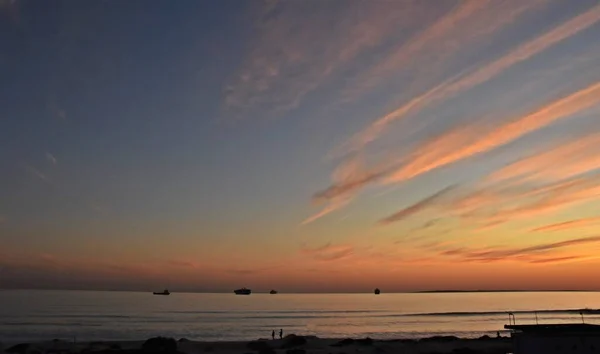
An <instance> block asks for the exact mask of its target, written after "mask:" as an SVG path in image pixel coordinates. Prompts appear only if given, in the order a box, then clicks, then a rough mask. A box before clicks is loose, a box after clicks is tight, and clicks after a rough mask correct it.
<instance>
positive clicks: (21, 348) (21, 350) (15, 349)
mask: <svg viewBox="0 0 600 354" xmlns="http://www.w3.org/2000/svg"><path fill="white" fill-rule="evenodd" d="M30 348H31V344H29V343H20V344H17V345H13V346H12V347H10V348H8V349H6V350H5V352H7V353H13V354H25V353H27V351H28V350H29V349H30Z"/></svg>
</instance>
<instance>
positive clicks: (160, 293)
mask: <svg viewBox="0 0 600 354" xmlns="http://www.w3.org/2000/svg"><path fill="white" fill-rule="evenodd" d="M153 294H154V295H170V294H171V293H170V292H169V290H167V289H165V290H163V291H161V292H153Z"/></svg>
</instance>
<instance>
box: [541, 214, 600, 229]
mask: <svg viewBox="0 0 600 354" xmlns="http://www.w3.org/2000/svg"><path fill="white" fill-rule="evenodd" d="M599 222H600V216H598V217H593V218H584V219H577V220H571V221H565V222H559V223H555V224H550V225H545V226H541V227H538V228H535V229H532V230H531V231H533V232H554V231H564V230H572V229H577V228H581V227H586V226H590V225H594V224H597V223H599Z"/></svg>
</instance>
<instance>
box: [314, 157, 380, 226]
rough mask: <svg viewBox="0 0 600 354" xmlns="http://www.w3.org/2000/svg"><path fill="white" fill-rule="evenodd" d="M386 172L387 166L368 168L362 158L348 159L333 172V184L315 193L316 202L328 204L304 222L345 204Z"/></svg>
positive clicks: (315, 218)
mask: <svg viewBox="0 0 600 354" xmlns="http://www.w3.org/2000/svg"><path fill="white" fill-rule="evenodd" d="M385 173H386V170H385V166H383V167H382V166H376V167H373V168H369V169H368V168H366V167H365V166H364V163H363V161H362V159H360V158H358V157H355V158H350V159H347V160H346V161H345V162H344V163H342V164H340V165H339V166H338V167H337V168H336V170H335V171H334V172H333V174H332V179H333V184H332V185H331V186H329V187H328V188H326V189H324V190H322V191H320V192H317V193H315V194H314V195H313V198H312V199H313V202H314V203H316V204H320V203H327V206H326V207H325V208H324V209H323V210H321V211H320V212H318V213H316V214H315V215H313V216H311V217H309V218H307V219H306V220H304V221H303V222H302V224H303V225H304V224H308V223H311V222H313V221H315V220H317V219H319V218H321V217H323V216H325V215H327V214H329V213H331V212H333V211H335V210H337V209H339V208H341V207H343V206H345V205H346V204H348V203H349V202H350V201H351V200H352V199H353V198H354V196H355V195H356V194H357V193H358V192H359V191H360V190H361V189H362V188H363V187H364V186H365V185H367V184H369V183H372V182H374V181H376V180H378V179H380V178H381V177H383V175H384V174H385Z"/></svg>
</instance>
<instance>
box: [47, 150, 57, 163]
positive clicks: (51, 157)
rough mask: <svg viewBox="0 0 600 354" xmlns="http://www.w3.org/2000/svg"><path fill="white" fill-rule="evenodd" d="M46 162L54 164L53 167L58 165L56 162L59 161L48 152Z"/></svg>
mask: <svg viewBox="0 0 600 354" xmlns="http://www.w3.org/2000/svg"><path fill="white" fill-rule="evenodd" d="M46 160H47V161H48V162H49V163H51V164H53V165H56V162H57V160H56V157H54V155H52V154H51V153H49V152H46Z"/></svg>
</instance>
